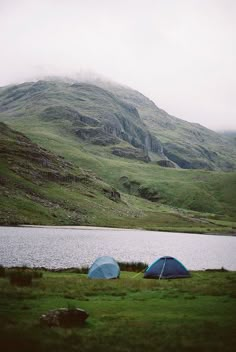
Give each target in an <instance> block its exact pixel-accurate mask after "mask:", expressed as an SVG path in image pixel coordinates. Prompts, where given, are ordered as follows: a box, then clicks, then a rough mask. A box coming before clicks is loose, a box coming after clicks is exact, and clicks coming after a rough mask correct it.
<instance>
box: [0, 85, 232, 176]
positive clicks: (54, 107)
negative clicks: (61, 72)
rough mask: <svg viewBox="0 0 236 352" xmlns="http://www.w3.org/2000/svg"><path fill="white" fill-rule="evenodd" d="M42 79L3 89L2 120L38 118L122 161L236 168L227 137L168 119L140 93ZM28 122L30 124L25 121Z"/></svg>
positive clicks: (0, 102) (195, 125)
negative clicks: (164, 161)
mask: <svg viewBox="0 0 236 352" xmlns="http://www.w3.org/2000/svg"><path fill="white" fill-rule="evenodd" d="M96 83H98V84H99V85H100V86H98V85H94V84H92V83H86V82H80V83H79V82H69V83H68V82H63V81H60V80H58V81H38V82H36V83H24V84H21V85H17V86H11V87H7V88H5V89H4V88H2V89H1V90H0V119H1V120H2V121H5V122H8V123H9V122H10V123H11V121H9V120H11V119H14V121H16V120H22V119H26V120H27V117H30V118H31V117H36V118H38V119H40V120H41V121H42V122H44V123H46V122H48V123H49V124H56V125H58V124H61V125H62V124H64V128H67V129H70V131H71V133H72V134H73V135H74V136H77V137H78V138H79V139H81V140H84V141H87V142H89V143H90V144H94V145H102V146H104V147H106V146H108V147H109V152H110V153H112V154H114V155H118V156H120V157H125V158H132V159H139V160H144V161H146V162H149V161H151V160H154V161H155V160H160V159H164V160H166V159H169V160H171V161H173V162H174V163H176V164H177V165H178V166H179V167H181V168H187V169H188V168H200V169H209V170H214V169H222V170H232V169H235V168H236V148H235V144H234V143H232V141H230V140H229V139H228V138H224V137H223V136H221V135H219V134H217V133H215V132H213V131H211V130H208V129H207V128H205V127H203V126H200V125H198V124H192V123H188V122H186V121H183V120H180V119H177V118H175V117H173V116H170V115H168V114H167V113H166V112H164V111H163V110H161V109H159V108H158V107H157V106H156V105H155V104H154V103H153V102H151V101H150V100H149V99H148V98H146V97H144V96H143V95H142V94H140V93H139V92H137V91H134V90H132V89H130V88H126V87H123V86H118V85H115V84H109V83H106V82H102V81H100V82H96ZM26 123H27V122H26ZM107 149H108V148H107Z"/></svg>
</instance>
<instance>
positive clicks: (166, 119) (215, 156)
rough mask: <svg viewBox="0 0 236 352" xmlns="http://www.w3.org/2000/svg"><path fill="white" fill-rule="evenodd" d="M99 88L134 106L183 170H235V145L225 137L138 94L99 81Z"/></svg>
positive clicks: (165, 151)
mask: <svg viewBox="0 0 236 352" xmlns="http://www.w3.org/2000/svg"><path fill="white" fill-rule="evenodd" d="M97 84H98V85H101V86H103V87H104V88H106V89H108V90H110V91H112V92H113V93H114V94H115V95H116V96H117V97H119V99H121V100H122V101H124V102H127V103H128V104H131V105H132V106H134V107H135V108H136V109H137V111H138V113H139V115H140V118H141V119H142V121H143V122H144V123H145V124H146V125H147V126H148V128H149V130H150V131H152V134H153V135H154V136H155V137H157V138H158V140H159V141H160V142H161V145H162V147H163V153H164V154H165V156H166V157H168V158H169V159H170V160H172V161H174V162H175V163H177V164H178V165H179V166H180V167H182V168H186V169H191V168H194V169H209V170H214V169H222V170H231V169H235V168H236V148H235V143H233V141H232V140H231V141H230V140H229V139H228V138H227V137H226V136H223V135H221V134H218V133H216V132H214V131H211V130H209V129H207V128H206V127H203V126H201V125H199V124H196V123H190V122H187V121H184V120H181V119H179V118H176V117H174V116H171V115H169V114H168V113H167V112H165V111H164V110H162V109H160V108H158V107H157V106H156V105H155V104H154V103H153V102H152V101H151V100H150V99H148V98H147V97H145V96H144V95H143V94H141V93H139V92H138V91H135V90H133V89H130V88H127V87H124V86H120V85H117V84H114V83H107V82H103V81H97Z"/></svg>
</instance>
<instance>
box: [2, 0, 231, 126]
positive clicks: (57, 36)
mask: <svg viewBox="0 0 236 352" xmlns="http://www.w3.org/2000/svg"><path fill="white" fill-rule="evenodd" d="M235 17H236V2H235V1H234V0H205V1H199V0H178V1H171V0H146V1H143V0H140V1H138V0H136V1H134V0H126V1H125V0H120V1H115V0H114V1H113V0H100V1H96V0H86V1H84V0H83V1H82V0H60V1H58V0H40V1H37V0H21V1H18V0H0V33H1V34H0V45H1V65H0V86H4V85H7V84H12V83H20V82H23V81H28V80H33V79H34V80H35V79H40V78H41V77H45V76H49V75H50V76H53V75H56V76H69V77H73V76H75V75H78V74H79V75H80V77H81V75H82V76H83V75H90V76H91V77H93V76H94V74H95V75H96V76H98V77H100V76H101V77H105V78H106V79H111V80H113V81H116V82H118V83H120V84H124V85H128V86H130V87H132V88H134V89H136V90H139V91H140V92H141V93H143V94H144V95H146V96H148V97H149V98H150V99H152V100H153V101H154V102H155V103H156V104H157V105H158V107H160V108H163V109H164V110H166V111H167V112H168V113H170V114H172V115H174V116H177V117H180V118H182V119H184V120H187V121H191V122H197V123H200V124H202V125H204V126H206V127H209V128H211V129H214V130H233V129H235V130H236V99H235V92H236V72H235V62H236V21H235Z"/></svg>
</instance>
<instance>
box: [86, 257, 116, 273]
mask: <svg viewBox="0 0 236 352" xmlns="http://www.w3.org/2000/svg"><path fill="white" fill-rule="evenodd" d="M119 275H120V267H119V265H118V264H117V262H116V261H115V260H114V259H113V258H112V257H107V256H105V257H99V258H97V259H96V260H95V262H94V263H93V265H92V266H91V268H90V269H89V272H88V277H89V279H117V278H118V277H119Z"/></svg>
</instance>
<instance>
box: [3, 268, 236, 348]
mask: <svg viewBox="0 0 236 352" xmlns="http://www.w3.org/2000/svg"><path fill="white" fill-rule="evenodd" d="M235 299H236V272H214V271H206V272H192V276H191V278H189V279H177V280H145V279H143V278H142V275H141V274H140V275H138V276H137V275H136V273H134V272H122V273H121V278H120V279H118V280H111V281H105V280H88V279H87V277H86V275H84V274H78V273H72V272H43V277H42V278H39V279H34V280H33V284H32V286H31V287H16V286H12V285H11V284H10V283H9V280H8V278H0V349H1V351H9V352H11V351H19V352H20V351H22V352H32V351H35V352H38V351H40V352H41V351H52V352H53V351H58V352H60V351H68V352H70V351H95V350H96V351H122V352H123V351H136V352H139V351H144V350H146V351H151V350H152V351H167V350H168V351H198V352H199V351H206V352H209V351H214V352H215V351H233V350H234V348H235V343H236V334H235V332H236V331H235V325H236V300H235ZM62 307H65V308H75V307H78V308H82V309H85V310H86V311H87V312H88V313H89V318H88V319H87V322H86V323H85V325H84V326H83V327H80V328H78V327H77V328H70V329H63V328H46V327H41V326H40V324H39V318H40V316H41V314H43V313H46V312H47V311H49V310H51V309H56V308H62Z"/></svg>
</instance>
